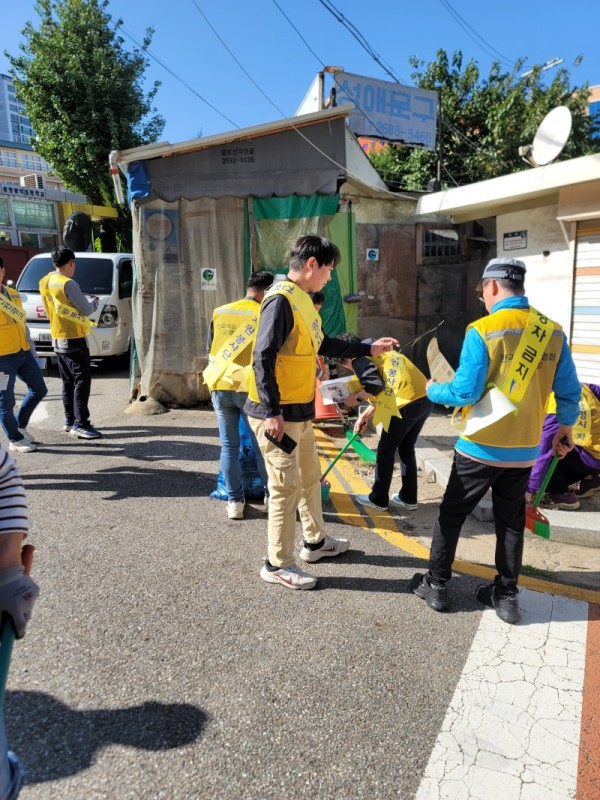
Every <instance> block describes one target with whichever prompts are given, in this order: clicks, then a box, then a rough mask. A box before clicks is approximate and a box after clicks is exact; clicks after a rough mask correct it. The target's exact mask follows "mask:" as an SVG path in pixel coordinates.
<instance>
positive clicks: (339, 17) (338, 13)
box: [319, 0, 406, 84]
mask: <svg viewBox="0 0 600 800" xmlns="http://www.w3.org/2000/svg"><path fill="white" fill-rule="evenodd" d="M319 2H320V3H321V5H322V6H323V7H324V8H325V9H327V11H329V13H330V14H331V15H332V16H333V17H335V19H337V21H338V22H340V23H341V24H342V25H343V26H344V28H346V30H347V31H348V32H349V33H350V34H351V35H352V36H353V37H354V38H355V39H356V41H357V42H358V43H359V45H360V46H361V47H362V48H363V50H366V52H367V53H368V54H369V55H370V56H371V58H372V59H374V60H375V61H376V62H377V63H378V64H379V66H380V67H381V68H382V69H383V70H384V72H387V74H388V75H389V76H390V77H391V78H392V80H394V81H395V82H396V83H404V84H405V83H406V81H404V80H403V79H402V78H401V77H397V76H396V74H395V73H394V71H393V70H392V68H391V67H390V66H389V64H386V63H385V62H384V61H383V59H382V58H381V56H380V55H379V53H376V52H375V50H373V48H372V47H371V45H370V44H369V42H368V41H367V40H366V39H365V37H364V36H363V34H362V33H361V32H360V31H359V30H358V28H357V27H356V26H355V25H353V24H352V22H350V20H349V19H347V18H346V17H345V16H344V15H343V14H342V12H341V11H340V10H339V9H337V8H336V7H335V6H334V5H333V3H331V2H330V1H329V0H319Z"/></svg>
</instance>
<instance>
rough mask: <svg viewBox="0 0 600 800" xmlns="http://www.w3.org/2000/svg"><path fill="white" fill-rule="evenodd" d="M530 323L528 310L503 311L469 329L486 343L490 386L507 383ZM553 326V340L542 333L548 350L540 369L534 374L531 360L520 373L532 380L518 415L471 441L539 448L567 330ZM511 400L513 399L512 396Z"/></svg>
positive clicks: (507, 418) (475, 436) (520, 402)
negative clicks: (530, 363) (549, 396)
mask: <svg viewBox="0 0 600 800" xmlns="http://www.w3.org/2000/svg"><path fill="white" fill-rule="evenodd" d="M528 321H530V315H529V309H528V308H503V309H501V310H500V311H496V312H495V313H493V314H490V315H489V316H487V317H482V318H481V319H479V320H477V321H476V322H473V323H472V324H471V325H469V326H468V327H467V330H469V328H475V330H476V331H478V332H479V334H480V335H481V337H482V339H483V341H484V342H485V344H486V347H487V351H488V355H489V359H490V365H489V368H488V374H487V381H486V384H490V383H493V384H495V385H496V386H498V387H503V386H505V384H506V379H507V377H508V375H509V373H511V372H513V373H514V370H511V366H512V362H513V359H514V357H515V355H517V353H518V351H519V345H520V343H521V336H522V334H523V331H524V329H525V326H526V325H527V323H528ZM549 322H550V324H551V326H552V327H551V328H550V330H551V331H552V332H551V334H550V340H549V341H544V340H545V339H546V332H545V331H543V330H540V331H539V342H540V346H541V347H542V348H543V349H544V352H543V355H542V356H541V360H540V361H539V363H538V365H537V368H535V369H534V370H533V371H532V372H530V369H531V367H530V365H529V364H528V363H527V361H524V362H523V364H522V369H521V372H520V374H521V375H522V377H523V380H526V381H528V385H527V388H526V390H525V393H524V395H523V397H522V398H521V399H520V400H519V402H518V411H517V413H512V414H508V415H507V416H505V417H503V418H502V419H500V420H498V421H497V422H494V423H492V424H491V425H489V426H488V427H486V428H483V429H482V430H480V431H477V433H474V434H472V435H471V436H468V437H464V438H468V439H469V440H470V441H472V442H477V443H478V444H483V445H488V446H491V447H535V446H536V445H537V444H538V443H539V441H540V435H541V432H542V424H543V421H544V413H545V408H546V402H547V399H548V395H549V394H550V392H551V391H552V382H553V380H554V373H555V372H556V366H557V364H558V359H559V358H560V354H561V350H562V345H563V331H562V328H561V327H560V325H559V324H558V323H557V322H553V321H552V320H549ZM509 397H510V396H509Z"/></svg>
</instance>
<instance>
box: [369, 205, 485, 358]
mask: <svg viewBox="0 0 600 800" xmlns="http://www.w3.org/2000/svg"><path fill="white" fill-rule="evenodd" d="M355 208H356V221H357V224H356V261H357V288H358V292H359V294H360V295H361V297H362V300H361V302H360V304H359V321H358V325H359V335H360V336H361V337H362V338H366V337H369V336H372V337H378V336H394V337H396V338H397V339H398V340H399V341H400V343H401V344H402V345H406V344H407V343H409V342H411V341H412V340H413V339H415V338H416V337H418V336H419V335H421V334H423V333H425V332H426V331H428V330H429V329H431V328H434V327H435V326H436V325H438V324H439V323H440V322H442V320H444V323H443V325H442V326H441V327H440V329H439V332H438V340H439V343H440V348H441V349H442V352H443V353H444V355H445V356H446V358H447V359H448V360H449V361H450V363H451V364H452V365H453V366H456V365H457V364H458V357H459V354H460V350H461V347H462V342H463V339H464V332H465V327H466V325H467V324H468V323H469V322H472V321H473V320H474V319H477V318H478V317H479V316H481V311H482V308H481V305H480V304H478V302H477V299H476V296H475V286H476V284H477V281H478V280H479V278H480V276H481V273H482V271H483V265H484V264H485V262H486V260H487V258H489V257H491V256H493V255H494V254H495V253H494V252H491V253H490V249H492V250H493V247H494V245H493V242H488V243H486V242H481V241H478V242H471V241H469V240H468V239H467V254H466V255H464V256H461V257H460V258H458V259H456V260H455V261H447V262H446V263H436V264H425V265H421V266H417V247H416V237H417V230H418V229H417V228H416V225H415V220H414V210H415V205H414V204H413V203H412V202H408V201H406V202H405V203H401V202H398V201H396V202H394V203H389V202H383V203H381V202H380V201H373V200H369V199H366V200H365V199H363V200H362V201H361V202H360V203H358V204H355ZM472 227H473V226H472V223H470V224H468V225H467V226H465V228H464V233H465V236H467V235H468V234H470V233H472ZM369 248H377V249H379V260H378V261H374V262H372V261H369V260H368V259H367V258H366V252H367V250H368V249H369ZM430 338H431V337H430V336H426V337H424V338H423V340H422V342H419V343H417V344H416V345H414V346H413V347H411V348H409V349H407V350H406V351H405V352H406V355H408V356H409V358H412V359H413V360H415V362H416V363H417V364H418V365H419V367H420V368H421V369H426V360H425V348H426V345H427V343H428V342H429V340H430Z"/></svg>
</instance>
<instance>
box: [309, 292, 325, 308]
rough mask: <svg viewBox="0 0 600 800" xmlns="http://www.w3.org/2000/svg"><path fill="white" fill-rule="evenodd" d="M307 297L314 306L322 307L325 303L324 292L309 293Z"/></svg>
mask: <svg viewBox="0 0 600 800" xmlns="http://www.w3.org/2000/svg"><path fill="white" fill-rule="evenodd" d="M308 296H309V297H310V299H311V300H312V301H313V303H314V304H315V305H320V306H322V305H323V303H324V302H325V292H309V293H308Z"/></svg>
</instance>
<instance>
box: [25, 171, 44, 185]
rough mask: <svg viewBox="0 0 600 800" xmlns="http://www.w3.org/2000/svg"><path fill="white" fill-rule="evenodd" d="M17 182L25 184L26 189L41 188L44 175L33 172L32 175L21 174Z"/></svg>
mask: <svg viewBox="0 0 600 800" xmlns="http://www.w3.org/2000/svg"><path fill="white" fill-rule="evenodd" d="M19 183H20V184H21V186H25V187H26V188H27V189H43V188H44V176H43V175H38V174H37V173H35V172H34V173H33V174H32V175H22V176H21V177H20V178H19Z"/></svg>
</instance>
